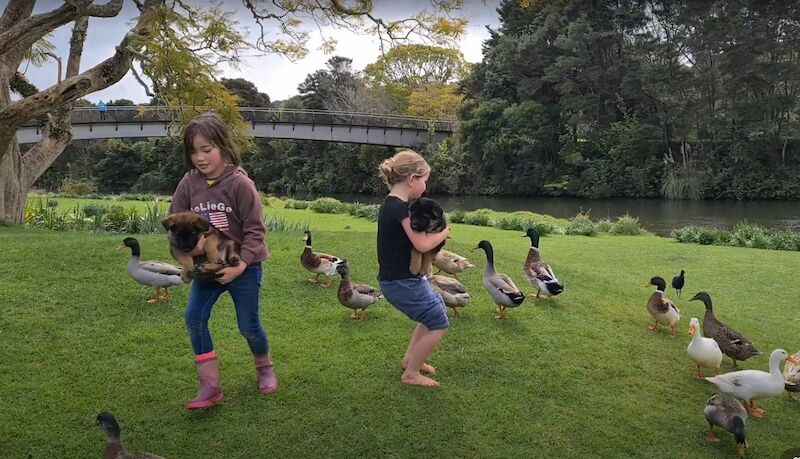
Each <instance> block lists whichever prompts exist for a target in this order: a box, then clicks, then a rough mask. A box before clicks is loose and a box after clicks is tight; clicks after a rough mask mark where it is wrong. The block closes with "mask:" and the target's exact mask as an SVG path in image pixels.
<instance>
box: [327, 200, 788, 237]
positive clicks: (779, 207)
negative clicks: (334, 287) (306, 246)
mask: <svg viewBox="0 0 800 459" xmlns="http://www.w3.org/2000/svg"><path fill="white" fill-rule="evenodd" d="M336 197H337V198H338V199H340V200H342V201H345V202H354V201H358V202H363V203H379V202H380V201H381V200H382V199H383V197H382V196H371V195H349V196H336ZM431 197H432V198H434V199H436V200H438V201H439V202H440V203H441V204H442V205H443V206H444V208H445V209H447V210H452V209H463V210H475V209H480V208H482V207H486V208H489V209H493V210H498V211H516V210H528V211H531V212H536V213H540V214H546V215H552V216H554V217H563V218H569V217H573V216H575V214H577V213H578V212H580V211H584V212H585V211H590V216H591V217H592V218H593V219H598V218H611V219H613V218H615V217H619V216H621V215H625V214H626V213H627V214H630V215H632V216H634V217H638V218H639V222H640V223H641V224H642V226H643V227H644V228H646V229H647V230H648V231H651V232H653V233H655V234H659V235H669V233H670V231H671V230H673V229H675V228H680V227H683V226H686V225H702V226H714V227H718V228H732V227H733V225H735V224H736V223H737V222H739V221H742V220H748V221H750V222H751V223H757V224H759V225H763V226H767V227H770V228H781V229H787V230H793V231H800V201H689V200H687V201H678V200H665V199H627V198H613V199H584V198H572V197H557V198H556V197H549V196H545V197H540V196H534V197H507V196H503V197H491V196H431Z"/></svg>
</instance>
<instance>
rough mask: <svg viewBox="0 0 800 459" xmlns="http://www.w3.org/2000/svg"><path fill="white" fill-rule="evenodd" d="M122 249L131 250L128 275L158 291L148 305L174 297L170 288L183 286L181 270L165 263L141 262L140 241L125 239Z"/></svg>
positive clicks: (121, 245)
mask: <svg viewBox="0 0 800 459" xmlns="http://www.w3.org/2000/svg"><path fill="white" fill-rule="evenodd" d="M122 247H129V248H130V249H131V257H130V259H128V274H129V275H130V276H131V277H132V278H133V280H135V281H136V282H138V283H140V284H142V285H147V286H150V287H154V288H155V289H156V296H154V297H153V298H150V299H149V300H147V302H148V303H150V304H153V303H155V302H157V301H161V300H166V299H167V298H169V297H170V296H172V292H170V291H169V288H170V287H172V286H173V285H181V284H183V280H182V279H181V268H179V267H177V266H173V265H171V264H169V263H164V262H163V261H139V257H140V256H141V254H142V252H141V249H140V248H139V241H137V240H136V239H135V238H132V237H126V238H125V239H123V240H122V244H120V246H119V248H122ZM162 288H163V289H164V295H163V296H162V295H161V289H162Z"/></svg>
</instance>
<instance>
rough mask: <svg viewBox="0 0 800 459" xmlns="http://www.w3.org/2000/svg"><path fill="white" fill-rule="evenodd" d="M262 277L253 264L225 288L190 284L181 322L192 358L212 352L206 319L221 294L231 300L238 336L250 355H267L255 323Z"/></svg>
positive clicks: (263, 335) (264, 339) (264, 336)
mask: <svg viewBox="0 0 800 459" xmlns="http://www.w3.org/2000/svg"><path fill="white" fill-rule="evenodd" d="M262 276H263V270H262V268H261V263H256V264H254V265H250V266H248V267H247V268H246V269H245V270H244V272H243V273H242V274H241V275H240V276H239V277H237V278H236V279H234V280H233V282H231V283H229V284H226V285H222V284H218V283H217V282H200V281H197V280H193V281H192V286H191V291H190V292H189V304H187V305H186V313H185V315H184V319H185V320H186V329H187V330H188V332H189V340H191V342H192V349H194V353H195V355H200V354H205V353H206V352H211V351H213V350H214V343H212V342H211V334H210V333H209V332H208V319H209V317H211V307H212V306H214V303H216V302H217V299H218V298H219V296H220V295H222V293H223V292H225V291H228V292H229V293H230V294H231V298H233V304H234V306H235V307H236V321H237V322H238V324H239V332H241V334H242V336H244V339H246V340H247V344H248V345H249V346H250V350H251V351H252V352H253V354H254V355H264V354H266V353H267V351H269V342H268V341H267V334H266V333H264V328H263V327H261V322H260V321H259V319H258V300H259V293H260V291H261V278H262Z"/></svg>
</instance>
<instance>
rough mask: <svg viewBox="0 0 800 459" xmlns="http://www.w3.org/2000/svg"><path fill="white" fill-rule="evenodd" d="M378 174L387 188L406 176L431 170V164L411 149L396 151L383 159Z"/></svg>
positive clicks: (423, 173) (418, 175)
mask: <svg viewBox="0 0 800 459" xmlns="http://www.w3.org/2000/svg"><path fill="white" fill-rule="evenodd" d="M379 169H380V172H379V175H380V177H381V178H382V179H383V182H384V183H385V184H386V186H388V187H389V188H391V187H392V185H394V184H395V183H400V182H402V181H403V180H405V179H406V178H407V177H408V176H411V175H413V176H417V177H421V176H423V175H425V174H427V173H428V172H430V171H431V166H429V165H428V163H427V162H425V159H424V158H423V157H422V156H420V155H419V153H417V152H415V151H412V150H401V151H398V152H397V153H396V154H395V155H394V156H392V157H391V158H389V159H386V160H385V161H383V162H382V163H381V165H380V167H379Z"/></svg>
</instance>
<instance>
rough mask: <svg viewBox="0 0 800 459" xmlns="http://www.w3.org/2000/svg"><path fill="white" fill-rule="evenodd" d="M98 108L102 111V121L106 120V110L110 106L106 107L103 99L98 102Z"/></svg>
mask: <svg viewBox="0 0 800 459" xmlns="http://www.w3.org/2000/svg"><path fill="white" fill-rule="evenodd" d="M97 110H98V111H99V112H100V119H101V120H102V121H105V119H106V110H108V108H107V107H106V103H105V102H103V101H102V100H101V101H100V102H98V103H97Z"/></svg>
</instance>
